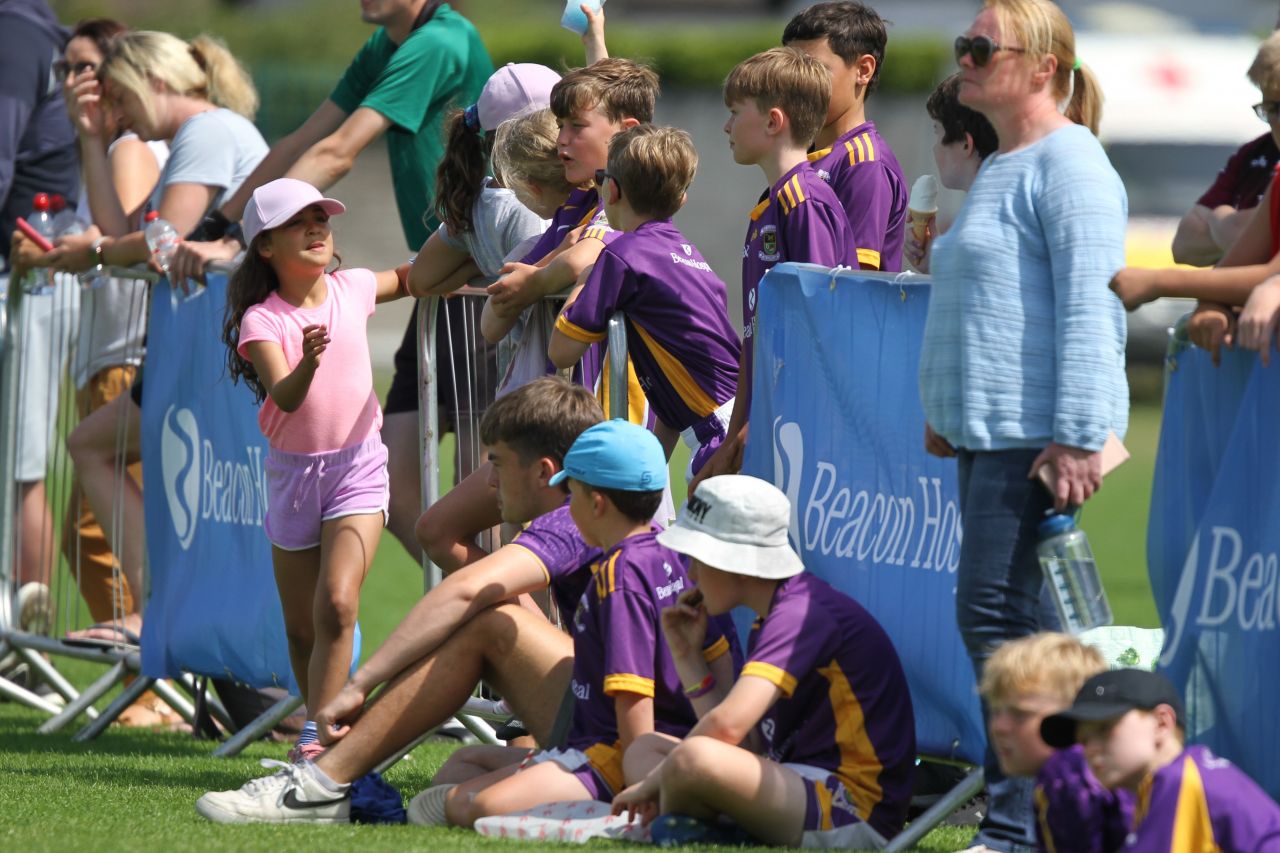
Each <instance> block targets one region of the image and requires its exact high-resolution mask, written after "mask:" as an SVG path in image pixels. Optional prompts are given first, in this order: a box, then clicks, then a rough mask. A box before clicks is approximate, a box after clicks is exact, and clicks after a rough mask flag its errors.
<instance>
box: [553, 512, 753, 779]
mask: <svg viewBox="0 0 1280 853" xmlns="http://www.w3.org/2000/svg"><path fill="white" fill-rule="evenodd" d="M591 572H592V580H591V582H589V583H588V584H587V590H586V592H585V593H583V595H582V599H581V600H580V601H579V602H578V609H577V610H576V611H575V612H574V615H573V627H572V633H573V695H574V698H575V702H574V707H573V724H572V726H571V727H570V729H569V740H568V746H569V747H570V748H571V749H580V750H582V751H583V752H585V753H587V755H588V756H590V757H591V758H592V763H593V764H594V765H595V766H597V767H603V766H609V765H610V764H611V763H612V762H610V761H609V760H608V756H607V755H605V753H608V752H609V751H616V750H618V749H620V746H619V744H618V719H617V715H616V714H615V711H614V701H615V700H614V696H615V695H616V694H618V693H636V694H639V695H641V696H649V697H652V698H653V725H654V728H655V729H656V730H657V731H660V732H664V733H665V734H669V735H672V736H674V737H683V736H684V735H685V734H686V733H687V732H688V731H689V729H691V728H692V727H693V724H694V723H695V722H697V715H696V714H694V711H693V706H692V705H691V704H690V703H689V700H688V698H686V697H685V695H684V687H683V685H681V683H680V676H679V674H678V673H677V672H676V665H675V662H674V661H673V660H672V659H671V652H670V651H669V650H668V649H667V642H666V640H665V639H663V637H662V628H661V625H660V623H659V617H660V614H661V612H662V611H663V610H664V609H666V608H667V607H670V606H671V605H672V604H675V602H676V599H677V598H678V597H679V596H680V593H681V592H683V591H684V590H685V588H686V587H687V586H689V583H690V582H689V578H688V575H686V574H685V569H684V563H683V562H682V560H681V557H680V555H679V554H677V553H676V552H675V551H672V550H671V549H669V548H665V547H663V546H662V545H659V544H658V540H657V538H656V533H654V532H649V533H644V534H641V535H639V536H632V537H629V538H627V539H624V540H623V541H622V542H619V543H618V544H617V545H615V546H614V547H613V548H612V549H610V550H609V551H608V552H607V553H606V554H605V555H604V556H603V557H602V558H601V559H599V560H598V561H596V563H594V564H593V565H592V567H591ZM723 624H724V622H723V621H722V620H714V621H712V622H711V623H710V624H709V625H708V627H707V640H706V645H705V646H704V648H703V651H702V654H703V656H704V657H705V658H706V659H707V660H708V661H712V660H715V659H716V658H718V657H720V656H721V655H724V654H727V653H730V652H731V651H732V647H731V646H730V644H729V640H728V638H727V637H726V636H725V634H724V632H723V631H722V629H721V628H720V627H719V626H720V625H723ZM611 784H612V782H611ZM614 790H621V787H616V788H615V789H614Z"/></svg>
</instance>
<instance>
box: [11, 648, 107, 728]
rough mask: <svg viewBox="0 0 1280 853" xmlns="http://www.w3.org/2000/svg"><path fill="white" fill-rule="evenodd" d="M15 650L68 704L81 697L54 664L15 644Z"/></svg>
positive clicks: (95, 713)
mask: <svg viewBox="0 0 1280 853" xmlns="http://www.w3.org/2000/svg"><path fill="white" fill-rule="evenodd" d="M13 650H14V651H15V652H17V653H18V657H20V658H22V659H23V660H24V661H26V662H27V666H29V667H30V668H31V671H32V672H35V673H39V675H40V677H41V678H43V679H44V680H45V681H46V682H47V683H48V684H49V685H50V686H51V687H53V689H54V690H56V691H58V694H59V695H60V696H62V698H63V699H65V700H66V701H68V702H73V701H75V699H76V697H77V696H79V695H80V694H78V693H77V692H76V689H75V688H74V687H72V686H71V682H69V681H67V680H66V679H65V678H63V677H62V673H60V672H58V670H57V669H56V668H55V667H54V666H53V664H51V663H49V661H47V660H45V659H44V657H43V656H42V655H40V654H37V653H36V652H33V651H31V650H30V649H28V648H26V647H25V646H21V645H17V644H14V646H13ZM96 715H97V712H96V711H95V712H94V716H96Z"/></svg>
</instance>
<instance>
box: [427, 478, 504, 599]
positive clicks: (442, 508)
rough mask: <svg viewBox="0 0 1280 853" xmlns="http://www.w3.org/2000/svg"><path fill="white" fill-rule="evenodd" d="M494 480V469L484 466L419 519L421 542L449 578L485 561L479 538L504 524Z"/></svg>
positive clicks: (432, 560) (432, 559) (433, 560)
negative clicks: (489, 530) (477, 537)
mask: <svg viewBox="0 0 1280 853" xmlns="http://www.w3.org/2000/svg"><path fill="white" fill-rule="evenodd" d="M492 476H493V469H492V466H490V465H489V463H488V462H485V463H483V464H481V466H480V467H479V468H477V469H476V470H475V471H473V472H471V473H470V474H468V475H467V477H466V479H464V480H463V481H462V482H461V483H459V484H458V485H457V486H456V487H455V488H454V489H453V490H452V491H450V492H449V493H448V494H446V495H445V496H444V497H442V498H441V499H440V500H438V501H436V502H435V504H433V505H432V506H430V507H428V508H427V511H426V512H424V513H423V514H422V517H421V518H419V519H418V524H417V526H416V527H415V529H414V533H415V535H416V536H417V537H418V542H419V543H421V544H422V548H423V550H425V551H426V553H427V556H428V557H429V558H430V559H431V562H433V563H435V564H436V565H437V566H439V567H440V570H441V571H443V572H444V573H445V574H449V573H450V572H454V571H457V570H458V569H460V568H462V567H463V566H465V565H468V564H469V563H474V562H475V561H476V560H479V559H481V558H482V557H484V556H485V555H486V554H487V552H486V551H485V550H484V549H483V548H481V547H480V546H479V545H477V544H476V536H477V535H479V534H480V533H482V532H484V531H486V530H488V529H490V528H492V527H495V526H496V525H498V524H501V523H502V514H501V513H500V512H499V510H498V493H497V491H496V490H495V488H494V484H493V483H492V482H491V479H492Z"/></svg>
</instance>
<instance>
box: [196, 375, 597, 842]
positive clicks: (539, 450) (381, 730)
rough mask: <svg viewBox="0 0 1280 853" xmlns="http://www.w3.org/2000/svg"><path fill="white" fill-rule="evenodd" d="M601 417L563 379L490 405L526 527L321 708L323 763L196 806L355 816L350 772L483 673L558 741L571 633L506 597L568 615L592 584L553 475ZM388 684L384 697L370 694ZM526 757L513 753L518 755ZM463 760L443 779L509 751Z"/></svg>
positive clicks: (492, 442) (442, 715) (394, 635)
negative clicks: (543, 597)
mask: <svg viewBox="0 0 1280 853" xmlns="http://www.w3.org/2000/svg"><path fill="white" fill-rule="evenodd" d="M600 420H601V412H600V406H599V404H598V403H597V402H596V400H595V398H594V397H593V396H592V395H591V393H590V392H589V391H587V390H586V389H585V388H582V387H581V386H577V385H571V384H570V383H568V382H566V381H564V380H562V379H559V378H554V377H547V378H545V379H538V380H536V381H534V382H531V383H529V384H528V385H525V386H523V387H521V388H519V389H517V390H515V391H513V392H512V393H510V394H508V395H507V396H505V397H503V398H502V399H500V400H498V401H497V402H496V403H494V404H493V405H492V406H490V408H489V409H488V411H486V412H485V416H484V418H483V420H482V421H481V422H480V436H481V440H482V441H484V442H485V445H486V446H487V448H488V454H489V460H490V462H491V463H492V464H493V475H492V479H491V481H490V486H491V488H494V489H495V491H496V494H497V501H498V504H499V506H500V507H501V510H502V517H503V519H504V520H505V521H509V522H512V523H521V524H523V523H526V522H527V523H528V527H527V528H526V529H525V530H524V532H523V533H521V534H520V535H519V536H518V537H517V538H516V541H515V542H513V543H512V544H510V545H506V546H504V547H502V548H499V549H498V550H497V551H495V552H493V553H492V554H489V555H488V556H486V557H484V558H483V559H481V560H479V561H477V562H475V563H472V564H471V565H469V566H466V567H464V568H462V569H460V570H458V571H457V572H454V573H453V574H451V575H450V576H449V577H447V578H446V579H445V580H444V582H443V583H441V584H440V585H439V586H437V587H435V588H433V589H432V590H431V591H430V592H428V593H427V594H426V595H425V596H424V597H423V598H422V599H421V600H420V601H419V602H418V603H417V604H415V605H414V607H413V609H412V610H411V611H410V612H409V615H408V616H406V617H405V619H404V621H402V622H401V623H400V624H399V625H398V626H397V627H396V629H395V630H394V631H392V632H391V635H390V636H389V637H387V639H386V641H385V642H384V643H383V644H382V646H381V647H379V648H378V650H377V651H376V652H374V654H373V655H372V656H371V657H370V658H369V659H368V660H367V661H366V662H365V663H364V665H363V666H361V667H360V668H359V669H358V670H357V671H356V673H355V674H354V675H353V676H352V677H351V680H350V681H349V682H348V683H347V684H346V685H345V686H344V687H343V689H342V691H341V692H340V693H339V694H338V696H337V697H336V698H335V699H334V700H333V701H331V702H330V703H329V704H328V705H326V706H325V707H323V708H321V709H319V710H318V712H317V713H316V722H317V728H318V729H319V732H320V735H321V738H322V740H325V741H327V742H329V744H330V747H329V749H328V751H326V752H325V753H324V755H322V756H321V757H320V758H319V759H317V761H316V762H315V763H314V764H312V763H308V764H305V765H294V766H292V767H290V768H289V769H288V770H286V771H283V772H282V773H277V774H276V775H275V776H272V777H266V778H263V779H254V780H251V781H250V782H249V783H248V784H247V785H245V786H244V787H243V788H241V789H239V790H235V791H225V792H218V793H209V794H206V795H205V796H203V797H201V798H200V801H199V803H197V806H196V808H197V810H198V811H199V812H200V813H201V814H202V815H204V816H205V817H207V818H209V819H210V820H215V821H219V822H225V823H231V822H234V823H245V822H282V823H283V822H322V823H333V822H339V823H341V822H345V821H346V819H347V816H348V815H349V813H350V796H349V788H350V783H351V782H352V781H354V780H356V779H358V778H360V777H361V776H363V775H364V774H366V773H368V772H370V771H371V770H372V769H373V768H375V767H377V766H378V765H379V764H381V763H382V762H383V761H385V760H387V759H388V758H391V757H393V756H395V755H397V754H399V752H400V751H401V750H402V749H404V748H406V747H407V746H409V745H410V744H412V743H413V742H414V741H415V740H416V739H417V738H418V737H419V736H421V735H422V734H425V733H426V732H429V731H431V730H432V729H434V728H435V727H437V726H439V725H440V724H441V723H443V722H445V721H446V720H448V719H449V717H450V716H452V715H453V714H454V713H455V712H456V711H457V710H458V709H459V708H460V707H461V706H462V705H463V703H464V702H465V701H466V700H467V699H468V698H469V697H470V696H471V694H472V692H473V691H474V690H475V687H476V684H477V682H478V681H479V680H480V679H481V678H483V679H484V680H485V681H487V682H489V683H490V684H492V685H493V686H494V687H495V688H496V689H497V690H499V692H501V694H502V696H503V697H505V700H506V702H507V704H508V705H509V706H510V707H511V708H512V710H513V711H514V712H515V713H516V714H517V715H518V716H519V718H520V719H521V720H522V721H523V722H524V724H525V727H526V728H527V729H528V730H529V731H530V732H531V733H532V734H533V736H534V738H535V739H536V740H537V741H538V742H539V743H541V744H545V745H551V744H555V743H558V742H560V741H561V740H562V739H563V735H564V731H566V730H567V722H568V721H567V709H568V707H571V705H572V703H571V702H566V700H565V697H566V695H567V694H568V688H569V681H570V675H571V673H572V669H573V643H572V640H570V639H569V637H567V636H566V635H565V634H564V632H562V631H560V630H559V629H558V628H556V627H554V626H552V625H551V624H550V623H548V622H547V620H546V619H545V618H544V617H542V616H539V615H537V614H535V613H533V612H531V611H529V610H526V609H525V608H523V607H520V606H519V605H514V604H511V603H509V602H510V601H511V600H512V599H515V598H516V597H517V596H520V595H524V594H526V593H531V592H535V591H538V590H543V589H547V588H548V587H550V588H551V590H552V594H553V596H554V597H555V600H556V601H557V603H559V605H560V607H561V609H562V611H563V612H565V613H572V612H573V608H575V607H576V606H577V602H578V599H579V598H581V596H582V593H583V591H584V590H585V589H586V587H587V584H588V583H589V582H590V580H591V565H592V564H593V563H594V562H595V561H596V560H598V559H599V557H600V551H599V550H598V549H596V548H593V547H591V546H589V545H587V544H586V543H585V542H584V541H583V540H582V537H581V535H580V534H579V533H578V529H577V527H576V526H575V525H574V523H573V519H572V518H571V517H570V514H569V508H568V505H567V501H568V493H567V491H566V490H565V488H564V487H563V486H561V485H556V486H552V485H551V484H550V481H551V478H552V477H553V476H554V475H555V474H556V473H557V472H558V471H559V470H560V469H561V467H562V465H563V460H564V456H565V454H566V453H567V452H568V450H569V447H570V446H571V445H572V444H573V442H574V440H575V439H576V438H577V437H578V435H579V434H581V433H582V432H583V431H584V430H585V429H587V428H588V427H590V426H592V425H594V424H597V423H599V422H600ZM382 684H385V685H386V687H385V688H384V689H383V690H382V691H381V692H380V693H379V694H378V698H377V700H376V701H374V702H372V703H369V704H367V705H366V700H367V698H368V697H369V695H370V694H371V693H372V692H373V691H374V690H375V689H376V688H377V687H378V686H379V685H382ZM562 706H567V707H562ZM461 752H462V751H461V750H460V751H459V753H461ZM455 755H457V753H455ZM523 755H524V752H522V751H517V760H518V757H522V756H523ZM465 758H467V756H465V755H462V756H460V757H459V759H458V760H457V761H452V760H451V762H450V763H449V764H447V765H446V766H445V767H444V768H442V769H441V770H440V771H439V772H438V773H437V774H436V779H437V781H439V782H445V781H449V780H451V781H454V782H457V781H462V780H463V779H465V778H468V777H469V776H471V775H475V774H476V773H477V772H481V771H486V770H487V769H491V768H490V766H489V765H497V764H499V763H500V762H499V761H498V757H497V756H484V758H485V759H487V762H481V761H480V760H476V761H471V762H464V761H463V760H462V759H465ZM477 765H479V766H477ZM428 790H429V791H438V792H445V791H447V790H448V788H446V787H444V786H441V787H439V788H433V789H428ZM432 796H433V797H438V796H439V794H433V795H432ZM286 797H288V799H286ZM422 800H423V798H422V797H419V798H416V799H414V801H413V802H412V803H410V806H409V819H410V821H412V822H427V821H428V817H425V816H424V814H423V810H424V805H430V803H431V802H432V800H431V798H428V800H427V802H426V803H425V804H424V802H423V801H422ZM435 805H436V808H437V809H439V808H440V807H441V806H442V803H439V802H437V803H436V804H435Z"/></svg>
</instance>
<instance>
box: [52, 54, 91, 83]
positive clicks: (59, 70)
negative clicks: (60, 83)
mask: <svg viewBox="0 0 1280 853" xmlns="http://www.w3.org/2000/svg"><path fill="white" fill-rule="evenodd" d="M97 70H98V63H96V62H85V61H81V62H76V63H74V64H73V63H70V62H67V61H66V60H65V59H58V60H55V61H54V63H53V73H54V74H55V75H57V77H58V79H59V80H65V79H67V78H68V77H78V76H80V75H81V74H83V73H84V72H86V71H97Z"/></svg>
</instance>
